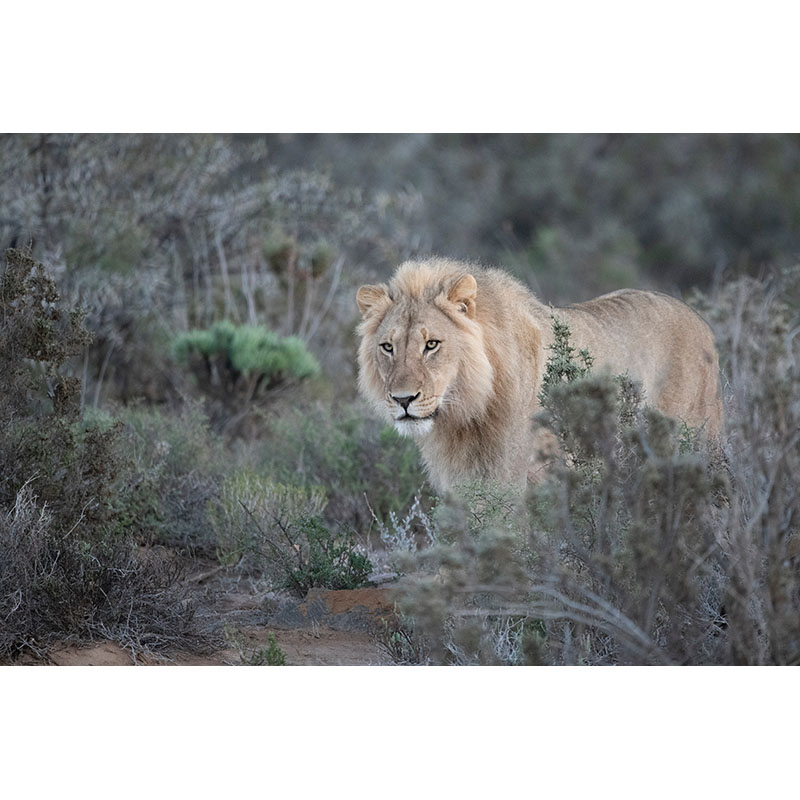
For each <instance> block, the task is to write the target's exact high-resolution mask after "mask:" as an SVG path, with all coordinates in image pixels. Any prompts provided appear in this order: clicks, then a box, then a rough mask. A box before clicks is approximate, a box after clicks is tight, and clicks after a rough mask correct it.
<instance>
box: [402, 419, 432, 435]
mask: <svg viewBox="0 0 800 800" xmlns="http://www.w3.org/2000/svg"><path fill="white" fill-rule="evenodd" d="M394 427H395V430H396V431H397V432H398V433H399V434H400V435H401V436H413V437H414V438H417V437H419V436H427V435H428V434H429V433H430V432H431V430H433V415H431V416H430V417H425V418H424V419H418V418H415V417H403V418H402V419H396V420H395V421H394Z"/></svg>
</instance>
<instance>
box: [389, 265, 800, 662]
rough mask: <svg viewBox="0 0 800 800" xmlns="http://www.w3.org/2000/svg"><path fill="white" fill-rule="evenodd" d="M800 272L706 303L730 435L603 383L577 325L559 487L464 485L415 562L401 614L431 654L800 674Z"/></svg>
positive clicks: (544, 419)
mask: <svg viewBox="0 0 800 800" xmlns="http://www.w3.org/2000/svg"><path fill="white" fill-rule="evenodd" d="M798 278H800V271H798V270H793V271H789V272H786V273H784V274H782V275H780V276H776V277H774V278H772V279H769V280H762V281H754V280H751V279H743V280H740V281H738V282H734V283H731V284H727V285H725V286H724V287H723V288H722V289H721V290H720V291H719V293H718V294H717V295H716V296H715V297H713V298H708V297H705V298H697V303H698V305H699V306H700V307H701V308H702V310H703V311H704V312H705V313H706V314H707V315H708V318H709V320H710V321H711V323H712V325H713V326H714V330H715V333H716V336H717V340H718V342H719V346H720V350H721V356H722V363H723V374H724V382H725V392H726V397H727V403H726V405H727V409H726V411H727V421H726V431H725V435H724V437H723V439H722V441H711V442H706V441H705V437H704V435H703V431H702V430H691V429H688V428H686V427H685V426H679V425H677V424H676V423H675V422H674V421H673V420H669V419H667V418H665V417H663V416H662V415H661V414H659V413H658V412H656V411H654V410H652V409H650V408H648V407H647V406H646V404H645V403H644V402H643V398H642V397H641V396H640V395H639V392H638V388H637V387H636V385H635V384H634V383H632V382H631V381H630V380H629V379H628V378H627V377H626V376H610V375H604V374H594V373H593V372H592V371H591V369H590V367H588V366H587V359H585V358H584V359H583V363H579V361H578V356H577V355H576V354H575V353H574V351H572V349H571V348H570V346H569V340H568V335H567V332H566V331H564V330H563V329H562V330H561V336H560V337H559V336H558V335H557V336H556V339H557V344H556V351H555V352H554V353H553V354H551V360H550V365H551V367H552V368H551V369H550V370H549V371H548V377H549V379H550V380H549V382H547V384H546V386H545V389H544V391H543V396H542V404H543V413H542V415H541V417H540V419H539V420H538V424H539V425H541V426H542V427H543V429H546V430H547V431H549V432H550V433H551V434H552V435H554V436H555V437H556V438H557V439H558V442H559V446H560V447H559V455H558V457H557V458H556V460H555V462H554V463H553V464H552V465H551V467H550V470H549V473H548V475H547V478H546V479H545V480H544V481H543V482H542V483H540V484H538V485H536V486H533V487H531V488H530V490H529V491H528V492H527V494H526V495H525V497H524V499H523V500H522V501H521V502H520V501H517V502H511V503H509V501H508V497H507V495H506V494H504V492H503V491H502V489H501V487H464V488H463V490H462V491H461V493H460V496H457V497H453V498H450V499H449V500H448V502H446V503H445V504H443V505H442V506H441V507H440V508H439V509H437V513H436V514H435V515H434V517H433V519H431V520H429V524H430V525H431V526H432V527H433V528H434V529H435V537H434V538H435V542H436V543H435V545H434V546H433V547H431V548H428V549H426V550H421V551H419V552H415V553H414V552H412V554H411V555H410V556H406V557H405V559H404V560H403V563H404V569H405V571H406V572H407V577H406V579H405V582H404V585H403V587H402V588H401V590H400V593H399V597H400V608H401V609H402V610H403V611H404V612H405V614H406V615H407V616H408V618H409V619H410V620H412V621H413V622H412V623H411V627H412V628H413V630H414V632H415V635H416V636H418V637H420V639H421V640H422V641H424V643H425V646H426V649H427V651H428V652H429V653H430V655H429V659H430V660H432V661H434V662H436V663H466V664H471V663H490V664H491V663H505V664H795V663H798V662H800V625H798V620H799V619H800V562H799V561H798V557H799V556H800V546H799V542H800V540H799V539H798V536H799V535H800V533H799V532H798V522H799V521H800V496H799V495H798V493H797V488H796V487H797V486H798V485H800V483H799V481H800V447H798V444H799V443H800V433H798V431H800V349H799V347H798V330H800V328H799V327H798V290H800V283H798ZM557 333H558V332H557ZM583 355H584V356H585V355H587V354H583ZM588 355H590V354H588ZM588 361H590V359H588ZM556 365H558V368H556Z"/></svg>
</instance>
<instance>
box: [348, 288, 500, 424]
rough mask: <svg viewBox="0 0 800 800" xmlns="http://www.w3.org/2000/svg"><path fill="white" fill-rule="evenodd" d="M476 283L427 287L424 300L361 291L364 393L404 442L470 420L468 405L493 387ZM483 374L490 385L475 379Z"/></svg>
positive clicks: (380, 291) (385, 290)
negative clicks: (446, 421)
mask: <svg viewBox="0 0 800 800" xmlns="http://www.w3.org/2000/svg"><path fill="white" fill-rule="evenodd" d="M475 288H476V287H475V280H474V278H472V276H469V275H467V276H463V277H461V278H460V280H458V281H456V283H455V284H453V285H451V286H436V285H433V286H427V287H426V290H425V291H420V292H419V293H409V292H403V291H402V290H401V289H399V288H397V287H394V286H393V288H392V290H390V289H389V288H388V287H384V286H362V287H361V289H359V292H358V295H357V302H358V305H359V308H360V309H361V312H362V314H363V315H364V322H363V323H362V326H361V333H362V336H363V339H362V342H361V348H360V351H359V363H360V368H361V369H360V376H359V380H360V383H361V387H362V390H363V391H364V393H365V394H366V395H367V396H368V397H369V398H370V399H371V400H372V401H373V403H374V404H375V405H376V407H378V408H379V409H381V410H382V411H383V412H385V414H386V415H387V417H388V418H389V419H391V420H392V421H393V422H394V425H395V428H396V429H397V430H398V431H399V432H400V433H402V434H404V435H411V436H424V435H426V434H428V433H430V432H431V430H432V429H433V427H434V425H435V424H436V422H437V420H439V419H440V418H442V417H444V416H446V415H450V416H459V417H461V418H462V419H463V418H465V417H469V416H470V414H471V410H472V406H473V405H474V403H470V402H469V401H465V400H464V398H465V397H467V396H470V397H471V396H473V395H475V394H476V391H477V392H478V393H480V394H481V395H482V394H483V393H484V392H485V391H486V387H485V383H486V379H487V373H488V382H489V385H491V367H490V366H489V365H488V361H487V360H486V356H485V355H484V353H483V348H482V336H481V330H480V326H479V325H478V324H477V322H476V321H475V320H474V316H475ZM476 366H477V367H478V369H477V372H481V371H482V372H483V377H478V376H476Z"/></svg>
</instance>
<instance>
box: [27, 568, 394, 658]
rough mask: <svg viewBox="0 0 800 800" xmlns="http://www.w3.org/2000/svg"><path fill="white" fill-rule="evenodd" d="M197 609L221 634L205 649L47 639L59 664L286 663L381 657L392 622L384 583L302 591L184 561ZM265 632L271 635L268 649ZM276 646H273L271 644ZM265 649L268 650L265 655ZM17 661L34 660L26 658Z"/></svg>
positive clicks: (186, 579)
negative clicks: (150, 650)
mask: <svg viewBox="0 0 800 800" xmlns="http://www.w3.org/2000/svg"><path fill="white" fill-rule="evenodd" d="M184 583H185V586H186V588H187V591H189V593H190V594H191V596H192V598H193V599H194V601H195V602H196V604H197V610H198V615H199V616H200V617H202V618H203V620H204V621H205V622H206V624H207V625H208V626H209V627H210V628H213V629H214V630H215V631H216V632H217V638H218V639H219V640H220V641H222V642H223V644H222V646H221V647H220V649H218V650H216V651H215V652H212V653H210V654H195V653H190V652H172V653H165V654H158V655H142V654H141V653H134V652H133V651H131V650H128V649H125V648H123V647H121V646H120V645H119V644H116V643H114V642H110V641H102V642H97V643H95V644H92V645H76V644H63V645H60V646H56V647H54V648H53V649H52V650H51V651H50V653H49V658H48V663H51V664H55V665H59V666H130V665H134V664H137V665H177V666H234V665H261V664H265V663H270V662H271V661H274V660H275V656H276V655H280V654H282V656H283V658H284V659H285V663H286V665H287V666H362V665H387V664H391V663H392V659H391V657H390V655H389V653H388V651H387V649H386V648H385V647H383V646H382V645H381V643H380V632H381V630H385V629H386V626H387V625H389V624H392V621H393V620H394V619H395V617H394V604H393V602H392V599H391V597H390V594H389V591H388V590H387V589H386V588H376V587H372V588H366V589H355V590H341V591H331V590H325V589H312V590H311V591H309V593H308V595H307V596H306V597H305V598H303V599H298V598H294V597H291V596H290V595H285V594H280V593H276V592H271V591H268V590H266V589H265V588H264V586H263V585H259V584H258V583H257V582H250V583H248V582H247V581H243V580H241V578H237V577H235V576H234V575H232V574H229V573H228V572H226V571H225V570H221V569H219V568H218V567H214V566H213V565H210V564H207V563H194V564H191V565H189V569H188V570H187V572H186V577H185V579H184ZM271 637H274V644H273V645H272V651H270V649H269V648H270V645H271V643H272V641H273V640H272V639H271ZM276 646H277V648H278V649H279V653H278V654H276V651H275V647H276ZM270 654H271V655H272V658H270ZM24 663H27V664H32V663H42V662H41V661H39V662H37V661H34V660H32V659H26V660H25V661H24Z"/></svg>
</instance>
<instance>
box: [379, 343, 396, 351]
mask: <svg viewBox="0 0 800 800" xmlns="http://www.w3.org/2000/svg"><path fill="white" fill-rule="evenodd" d="M381 350H383V352H384V353H392V352H394V347H392V345H391V344H390V343H389V342H381Z"/></svg>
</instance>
